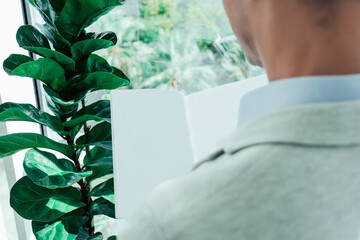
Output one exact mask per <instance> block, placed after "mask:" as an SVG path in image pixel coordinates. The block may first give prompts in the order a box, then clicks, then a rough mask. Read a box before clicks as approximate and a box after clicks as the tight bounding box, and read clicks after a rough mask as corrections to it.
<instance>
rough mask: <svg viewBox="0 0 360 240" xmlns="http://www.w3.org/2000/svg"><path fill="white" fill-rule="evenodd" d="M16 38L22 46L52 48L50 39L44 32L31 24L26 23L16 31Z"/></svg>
mask: <svg viewBox="0 0 360 240" xmlns="http://www.w3.org/2000/svg"><path fill="white" fill-rule="evenodd" d="M16 40H17V42H18V44H19V46H20V47H43V48H48V49H49V48H50V45H49V41H48V40H47V39H46V37H45V36H44V35H42V33H41V32H40V31H39V30H37V29H36V28H35V27H33V26H31V25H24V26H21V27H20V28H19V30H18V31H17V33H16Z"/></svg>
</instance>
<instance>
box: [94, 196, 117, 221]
mask: <svg viewBox="0 0 360 240" xmlns="http://www.w3.org/2000/svg"><path fill="white" fill-rule="evenodd" d="M88 214H90V215H106V216H109V217H112V218H115V205H114V204H113V203H111V202H109V201H108V200H106V199H104V198H102V197H100V198H98V199H96V200H95V201H93V202H92V203H91V205H90V210H89V211H88Z"/></svg>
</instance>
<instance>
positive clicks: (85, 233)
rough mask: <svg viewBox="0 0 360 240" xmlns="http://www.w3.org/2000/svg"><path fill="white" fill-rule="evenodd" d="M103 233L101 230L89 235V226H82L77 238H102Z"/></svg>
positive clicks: (95, 239)
mask: <svg viewBox="0 0 360 240" xmlns="http://www.w3.org/2000/svg"><path fill="white" fill-rule="evenodd" d="M102 239H103V235H102V234H101V233H100V232H97V233H95V234H94V235H93V236H90V235H89V230H88V229H87V228H81V229H80V232H79V235H78V236H77V237H76V240H102Z"/></svg>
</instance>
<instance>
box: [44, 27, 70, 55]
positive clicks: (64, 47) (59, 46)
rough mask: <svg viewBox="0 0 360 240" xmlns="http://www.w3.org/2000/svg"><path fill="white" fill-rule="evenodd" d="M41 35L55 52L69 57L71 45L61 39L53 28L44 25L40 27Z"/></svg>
mask: <svg viewBox="0 0 360 240" xmlns="http://www.w3.org/2000/svg"><path fill="white" fill-rule="evenodd" d="M40 29H41V31H42V33H43V34H44V35H45V37H46V38H47V39H48V40H49V41H50V42H51V43H52V45H53V47H54V48H55V50H56V51H58V52H62V53H64V54H66V55H67V56H70V55H71V52H70V48H71V44H70V42H69V41H68V40H66V39H65V38H63V37H62V36H61V35H60V34H59V33H58V31H57V30H56V29H54V28H53V27H51V26H49V25H47V24H44V25H41V26H40Z"/></svg>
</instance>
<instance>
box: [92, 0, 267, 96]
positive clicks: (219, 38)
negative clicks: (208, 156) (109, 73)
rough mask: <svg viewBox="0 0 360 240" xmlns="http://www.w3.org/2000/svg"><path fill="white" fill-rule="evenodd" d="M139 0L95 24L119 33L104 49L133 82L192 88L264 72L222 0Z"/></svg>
mask: <svg viewBox="0 0 360 240" xmlns="http://www.w3.org/2000/svg"><path fill="white" fill-rule="evenodd" d="M132 1H134V2H135V0H132ZM134 2H133V3H132V4H130V5H129V6H128V7H127V6H124V7H119V8H117V9H116V10H114V11H113V12H112V13H111V14H109V15H108V16H106V18H102V19H100V21H99V22H98V23H97V25H95V26H93V28H96V29H97V30H101V29H111V30H112V31H114V32H115V33H116V34H117V35H118V37H119V41H118V44H117V45H116V46H115V47H113V48H112V49H110V50H109V51H107V52H103V53H102V55H103V56H104V57H105V58H106V59H108V61H109V63H111V64H112V65H114V66H116V67H118V68H121V69H122V70H123V71H124V72H125V73H126V74H127V75H128V76H129V78H130V79H131V82H132V87H133V88H136V89H143V88H163V89H177V90H179V91H182V92H184V93H185V94H189V93H192V92H196V91H199V90H203V89H207V88H211V87H215V86H218V85H222V84H225V83H230V82H235V81H239V80H242V79H245V78H248V77H249V76H250V75H251V76H253V75H258V74H261V73H263V70H262V69H260V68H257V67H254V66H251V65H249V64H248V63H247V61H246V60H245V56H244V54H243V51H242V49H241V47H240V45H239V44H238V42H237V40H236V38H235V37H234V36H233V33H232V31H231V27H230V25H229V23H228V20H227V18H226V15H225V12H224V10H223V7H222V4H221V1H220V0H204V1H193V0H142V1H139V2H138V3H134Z"/></svg>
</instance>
